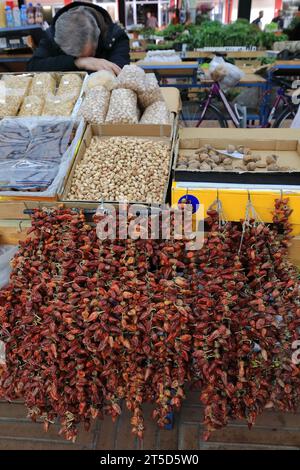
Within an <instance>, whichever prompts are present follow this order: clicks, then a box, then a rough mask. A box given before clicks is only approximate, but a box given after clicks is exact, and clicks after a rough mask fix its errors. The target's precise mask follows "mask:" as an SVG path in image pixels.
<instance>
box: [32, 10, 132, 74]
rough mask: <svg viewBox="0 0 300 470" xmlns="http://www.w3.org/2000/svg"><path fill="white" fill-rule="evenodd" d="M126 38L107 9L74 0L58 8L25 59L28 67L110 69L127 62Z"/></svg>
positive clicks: (61, 69)
mask: <svg viewBox="0 0 300 470" xmlns="http://www.w3.org/2000/svg"><path fill="white" fill-rule="evenodd" d="M129 62H130V55H129V39H128V36H127V34H126V33H125V31H124V30H123V29H122V28H121V27H120V26H118V25H117V24H115V23H113V21H112V19H111V17H110V16H109V14H108V13H107V11H106V10H104V9H103V8H101V7H99V6H98V5H94V4H92V3H85V2H74V3H71V4H70V5H67V6H66V7H64V8H62V9H61V10H59V12H58V13H57V14H56V15H55V17H54V19H53V23H52V25H51V27H50V28H49V29H48V30H46V31H45V36H44V37H43V39H42V40H41V41H40V43H39V46H38V48H37V49H36V51H35V52H34V54H33V56H32V58H31V60H30V61H29V63H28V67H27V69H28V70H29V71H39V72H46V71H47V72H52V71H59V72H71V71H77V70H87V71H88V72H97V71H98V70H109V71H113V72H114V73H115V74H118V73H119V72H120V70H121V68H122V67H123V66H124V65H126V64H129Z"/></svg>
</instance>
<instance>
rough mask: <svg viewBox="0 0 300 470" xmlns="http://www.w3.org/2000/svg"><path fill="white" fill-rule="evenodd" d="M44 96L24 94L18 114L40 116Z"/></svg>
mask: <svg viewBox="0 0 300 470" xmlns="http://www.w3.org/2000/svg"><path fill="white" fill-rule="evenodd" d="M44 101H45V100H44V98H41V97H40V96H34V95H29V96H25V98H24V101H23V104H22V107H21V109H20V112H19V116H40V115H41V114H42V111H43V107H44Z"/></svg>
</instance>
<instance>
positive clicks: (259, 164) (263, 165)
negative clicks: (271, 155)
mask: <svg viewBox="0 0 300 470" xmlns="http://www.w3.org/2000/svg"><path fill="white" fill-rule="evenodd" d="M256 168H267V164H266V163H265V162H263V161H259V162H257V163H256Z"/></svg>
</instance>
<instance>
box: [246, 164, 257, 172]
mask: <svg viewBox="0 0 300 470" xmlns="http://www.w3.org/2000/svg"><path fill="white" fill-rule="evenodd" d="M247 170H248V171H255V170H256V163H255V162H250V163H248V165H247Z"/></svg>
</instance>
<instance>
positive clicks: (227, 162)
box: [223, 158, 232, 166]
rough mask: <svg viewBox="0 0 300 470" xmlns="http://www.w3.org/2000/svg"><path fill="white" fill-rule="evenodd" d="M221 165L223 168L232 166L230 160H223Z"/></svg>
mask: <svg viewBox="0 0 300 470" xmlns="http://www.w3.org/2000/svg"><path fill="white" fill-rule="evenodd" d="M223 165H224V166H232V160H231V158H225V160H224V161H223Z"/></svg>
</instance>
